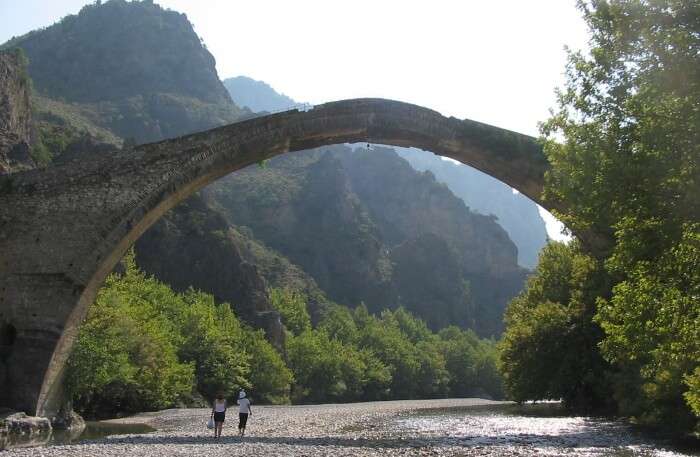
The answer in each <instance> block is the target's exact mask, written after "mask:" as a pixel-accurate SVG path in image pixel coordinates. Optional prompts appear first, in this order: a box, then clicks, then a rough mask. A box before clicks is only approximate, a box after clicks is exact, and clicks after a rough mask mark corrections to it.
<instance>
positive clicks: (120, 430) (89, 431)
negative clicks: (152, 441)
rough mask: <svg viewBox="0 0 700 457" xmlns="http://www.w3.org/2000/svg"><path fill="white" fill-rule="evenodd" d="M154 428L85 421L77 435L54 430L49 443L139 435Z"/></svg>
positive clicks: (69, 442) (67, 442) (140, 425)
mask: <svg viewBox="0 0 700 457" xmlns="http://www.w3.org/2000/svg"><path fill="white" fill-rule="evenodd" d="M155 431H156V429H154V428H153V427H150V426H148V425H146V424H120V423H114V422H89V421H88V422H86V424H85V430H83V432H82V433H80V434H79V435H77V436H72V435H71V434H70V433H69V432H64V431H54V432H53V434H52V435H51V440H50V441H49V444H53V445H58V444H72V443H79V442H82V441H89V440H97V439H100V438H105V437H107V436H111V435H140V434H143V433H151V432H155Z"/></svg>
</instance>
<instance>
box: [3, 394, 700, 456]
mask: <svg viewBox="0 0 700 457" xmlns="http://www.w3.org/2000/svg"><path fill="white" fill-rule="evenodd" d="M209 413H210V410H208V409H172V410H165V411H159V412H154V413H143V414H138V415H136V416H131V417H127V418H122V419H115V420H111V421H106V422H103V423H101V424H104V425H109V424H112V425H119V426H120V427H124V426H140V427H143V426H149V427H153V428H155V429H156V431H155V432H153V433H147V434H133V435H119V436H111V437H106V438H100V439H96V440H93V441H85V442H80V443H77V444H66V445H57V446H49V447H43V448H32V449H28V448H25V449H14V450H9V451H6V452H5V453H3V455H8V456H27V457H28V456H44V457H63V456H77V457H83V456H99V457H112V456H123V455H124V456H125V455H128V456H143V457H169V456H207V457H218V456H247V457H257V456H267V455H272V456H302V455H303V456H307V457H316V456H332V457H340V456H359V457H368V456H382V457H390V456H426V455H431V456H483V455H490V456H519V457H535V456H537V457H540V456H543V455H544V456H554V455H566V456H568V457H598V456H601V457H602V456H625V457H642V456H643V457H653V456H658V457H660V456H663V457H671V456H687V455H697V454H695V453H694V452H695V451H692V450H691V451H690V452H688V451H687V450H678V448H677V447H675V446H673V445H672V444H671V443H668V442H663V441H658V440H653V439H649V437H646V436H644V435H642V434H639V433H637V431H635V430H634V428H632V427H630V426H629V425H628V424H625V423H624V422H620V421H612V420H608V419H603V418H589V417H571V416H568V415H567V414H565V413H564V412H563V411H562V410H561V409H560V408H559V407H558V405H556V404H550V405H536V406H533V405H529V406H526V407H522V408H521V407H516V406H515V405H513V404H510V403H508V402H494V401H489V400H482V399H445V400H411V401H388V402H372V403H352V404H340V405H309V406H253V413H254V414H253V416H252V417H251V419H250V420H249V423H248V430H247V434H246V437H245V438H243V439H241V438H238V437H237V436H236V435H237V434H236V431H237V430H236V426H237V422H238V420H237V419H238V417H237V416H238V414H237V412H236V411H235V410H234V411H233V412H232V414H229V420H228V421H227V422H226V424H225V426H224V436H223V437H222V438H221V439H218V440H217V439H214V438H213V436H212V435H213V432H212V431H210V430H207V429H206V421H207V419H208V418H209ZM136 429H138V427H137V428H136Z"/></svg>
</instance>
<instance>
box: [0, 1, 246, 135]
mask: <svg viewBox="0 0 700 457" xmlns="http://www.w3.org/2000/svg"><path fill="white" fill-rule="evenodd" d="M16 47H18V48H21V49H22V50H23V51H24V53H25V54H26V56H27V58H28V59H29V74H30V76H31V78H32V81H33V83H34V87H35V90H36V92H37V95H39V96H40V97H37V99H36V100H37V102H38V103H39V105H40V106H42V102H43V101H44V100H45V98H44V97H47V98H49V99H50V100H51V101H52V102H53V105H54V108H55V110H54V111H56V112H57V113H58V114H57V116H58V117H64V118H70V117H71V114H73V113H76V114H77V115H78V116H80V117H82V118H83V119H85V120H87V121H88V123H91V124H94V125H95V126H97V127H99V128H104V129H107V130H109V131H110V132H112V133H114V134H115V135H117V136H118V137H120V138H122V139H127V138H132V139H134V140H135V141H136V142H137V143H142V142H150V141H157V140H160V139H163V138H168V137H173V136H179V135H183V134H186V133H190V132H194V131H198V130H203V129H207V128H211V127H212V126H216V125H221V124H225V123H229V122H232V121H234V120H236V119H239V118H241V117H242V116H245V115H246V113H248V112H247V111H245V110H241V109H240V108H238V107H237V106H236V105H235V104H234V103H233V102H232V101H231V98H230V96H229V94H228V91H227V90H226V89H225V88H224V86H223V85H222V84H221V82H220V80H219V77H218V75H217V73H216V69H215V61H214V57H213V56H212V55H211V54H210V53H209V51H207V49H206V48H205V47H204V46H203V45H202V42H201V40H200V38H199V37H198V36H197V34H196V33H195V32H194V29H193V28H192V25H191V24H190V23H189V21H188V20H187V17H186V16H185V15H184V14H180V13H177V12H175V11H170V10H164V9H163V8H161V7H160V6H158V5H156V4H154V3H153V2H152V1H150V0H146V1H141V2H139V1H134V2H127V1H125V0H110V1H108V2H105V3H100V2H96V3H94V4H91V5H88V6H85V7H83V8H82V9H81V10H80V13H78V14H77V15H70V16H66V17H65V18H63V19H62V20H61V21H60V22H58V23H56V24H54V25H52V26H50V27H46V28H44V29H40V30H37V31H34V32H30V33H28V34H26V35H24V36H21V37H18V38H14V39H12V40H10V41H9V42H7V43H5V44H4V45H3V46H2V48H16ZM248 114H249V113H248Z"/></svg>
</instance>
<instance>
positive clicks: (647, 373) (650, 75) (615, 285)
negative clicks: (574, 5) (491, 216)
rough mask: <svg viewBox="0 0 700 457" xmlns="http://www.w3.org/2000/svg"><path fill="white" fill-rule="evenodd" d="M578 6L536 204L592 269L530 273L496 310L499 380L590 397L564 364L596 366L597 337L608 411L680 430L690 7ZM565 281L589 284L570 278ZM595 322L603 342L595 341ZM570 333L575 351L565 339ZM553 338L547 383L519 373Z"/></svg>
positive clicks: (693, 421) (695, 209) (694, 45)
mask: <svg viewBox="0 0 700 457" xmlns="http://www.w3.org/2000/svg"><path fill="white" fill-rule="evenodd" d="M579 7H580V9H581V10H582V12H583V14H584V17H585V19H586V21H587V22H588V25H589V27H590V31H591V40H590V45H591V50H590V53H589V55H583V54H582V53H570V55H569V62H568V65H567V80H568V82H567V85H566V87H565V88H564V89H563V90H562V91H560V92H559V93H558V98H559V103H558V104H559V108H558V110H557V111H556V112H555V113H554V115H553V116H552V118H551V119H549V121H547V122H546V123H545V124H543V126H542V133H543V134H544V135H545V146H544V150H545V153H546V154H547V156H548V158H549V160H550V163H551V165H552V168H551V171H550V172H549V173H548V176H547V177H546V186H545V198H546V199H547V200H549V202H550V204H552V205H553V206H555V207H558V208H561V209H562V210H561V211H559V212H557V216H558V217H559V218H560V219H561V220H562V221H563V222H564V223H565V224H566V225H567V226H568V227H569V228H571V229H572V230H573V232H574V233H577V234H578V235H579V236H580V238H581V240H582V246H583V248H584V249H585V250H588V251H589V252H590V253H592V254H593V255H594V256H595V257H596V258H597V259H599V260H600V263H601V264H602V265H604V269H602V268H599V267H598V266H597V263H596V266H595V271H594V270H590V274H592V276H590V274H588V273H587V274H584V275H581V274H578V273H577V271H580V272H584V271H585V270H586V269H585V268H584V269H581V268H579V267H576V263H577V261H576V259H577V258H580V260H579V262H581V265H585V264H586V263H588V262H589V261H588V260H585V259H583V258H581V255H580V254H579V253H576V252H572V253H571V262H570V264H571V265H572V268H571V269H570V272H567V271H566V270H567V269H568V268H569V267H568V266H567V267H566V268H564V266H563V265H565V264H562V265H559V266H557V265H555V264H553V263H551V262H550V263H549V264H545V265H541V266H540V267H538V272H537V273H536V278H535V279H534V280H533V281H531V283H530V286H529V288H528V291H527V292H526V293H525V294H524V295H522V296H521V297H519V298H517V299H516V300H514V301H513V303H512V304H511V307H510V309H509V312H508V316H507V320H508V325H509V329H508V331H507V333H506V337H505V339H504V346H503V355H502V364H503V369H504V374H505V379H506V386H507V388H508V390H509V392H511V394H512V395H514V396H515V397H516V398H519V399H524V398H539V397H545V398H546V397H547V396H551V395H554V396H556V395H558V394H560V393H561V394H562V396H564V398H566V396H565V392H561V389H559V387H563V386H562V382H561V381H564V380H568V382H578V383H579V385H580V386H588V387H586V388H585V389H584V392H587V393H588V394H590V390H587V389H591V388H592V389H593V390H594V391H595V388H596V386H597V385H599V384H600V382H595V377H598V376H600V375H601V373H600V372H599V371H597V370H592V371H591V372H582V371H580V370H578V372H577V370H571V363H572V361H576V359H581V360H583V361H584V362H582V363H579V362H576V363H574V366H576V364H578V365H579V366H580V367H583V366H586V364H587V363H591V362H595V359H597V358H598V357H599V351H598V345H597V344H596V343H597V342H598V341H599V340H600V341H599V346H600V353H602V355H603V356H604V357H605V358H606V359H607V361H609V362H610V363H611V364H612V365H613V369H612V370H604V371H605V373H607V377H606V376H603V377H601V379H606V378H607V380H609V381H610V383H609V386H608V388H607V391H608V394H609V395H611V396H613V395H614V398H615V400H616V402H617V407H618V409H619V411H620V412H621V413H623V414H626V415H629V416H633V417H634V418H635V419H636V420H638V421H639V422H643V423H646V424H653V425H665V426H668V427H670V428H673V429H675V430H676V431H679V430H688V429H690V428H692V427H693V426H697V424H698V423H699V421H698V418H699V417H700V414H699V411H698V400H697V399H698V380H697V376H698V366H699V365H700V352H699V351H698V341H699V340H700V338H699V336H700V335H699V334H698V328H700V325H699V322H698V314H699V313H700V311H699V308H700V303H699V302H698V294H699V292H698V291H699V290H700V277H699V276H698V271H700V263H699V261H698V237H699V236H700V235H699V233H700V231H699V228H698V227H699V224H700V199H699V198H698V195H700V141H698V138H700V110H698V109H697V107H698V100H700V61H699V60H698V55H700V23H698V21H697V15H698V11H697V6H696V4H694V3H693V2H683V1H677V0H658V1H657V0H637V1H629V2H627V1H625V2H623V1H580V2H579ZM561 139H563V141H560V140H561ZM545 260H546V259H545ZM577 276H579V277H583V278H586V277H591V278H593V277H598V279H596V280H595V281H593V283H591V284H586V283H587V281H584V282H583V283H581V282H580V281H576V282H577V283H578V285H577V284H575V283H572V282H570V279H574V278H576V277H577ZM538 281H539V282H540V284H538V283H537V282H538ZM567 281H568V282H569V285H568V288H567V287H566V283H567ZM595 283H597V285H596V284H595ZM591 285H592V286H593V287H591ZM538 290H539V292H537V291H538ZM531 292H532V293H531ZM535 292H537V293H535ZM567 295H569V298H568V299H566V296H567ZM535 316H536V317H535ZM594 316H595V323H594V324H590V321H591V320H592V318H593V317H594ZM597 325H599V326H600V327H601V328H602V329H603V330H604V332H605V333H604V335H601V336H597V330H596V327H597ZM572 329H573V330H574V331H575V334H577V335H578V336H577V337H576V338H574V339H573V340H571V339H570V338H571V337H572V335H571V333H570V330H572ZM577 338H581V339H582V340H581V341H582V342H583V343H584V345H583V346H581V345H580V344H579V345H574V344H570V345H569V344H566V342H567V341H577ZM551 344H558V345H559V349H558V350H557V351H556V354H559V356H558V357H559V360H557V361H556V365H558V366H559V367H560V368H559V369H558V370H555V369H554V368H555V366H550V369H551V370H552V371H551V376H548V377H547V379H544V376H539V377H530V375H533V376H534V375H543V370H545V369H546V367H547V366H549V363H545V362H543V361H542V360H541V358H542V357H549V354H550V352H549V351H548V350H549V349H550V345H551ZM582 348H583V349H582ZM532 351H537V356H536V357H535V355H534V353H533V352H532ZM556 354H555V355H556ZM567 364H568V366H569V368H567V369H566V370H565V371H564V372H563V373H562V371H561V370H562V368H566V367H567ZM592 366H599V364H598V363H597V362H595V363H592ZM576 373H578V374H576ZM572 374H576V376H573V377H572V376H571V375H572ZM591 374H593V375H594V376H593V377H591ZM591 379H594V380H593V381H591ZM545 381H547V382H545ZM540 382H545V384H544V385H543V386H541V385H539V383H540ZM601 392H604V390H602V391H601ZM593 397H595V395H593Z"/></svg>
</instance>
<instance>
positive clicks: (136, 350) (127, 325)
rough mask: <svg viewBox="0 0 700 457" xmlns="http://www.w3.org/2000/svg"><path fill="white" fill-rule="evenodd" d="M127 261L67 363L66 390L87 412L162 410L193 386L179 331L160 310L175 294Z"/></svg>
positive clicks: (96, 306)
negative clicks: (180, 353)
mask: <svg viewBox="0 0 700 457" xmlns="http://www.w3.org/2000/svg"><path fill="white" fill-rule="evenodd" d="M127 260H128V261H127V264H126V265H127V268H126V273H125V274H124V276H122V277H119V276H116V275H110V276H109V277H108V278H107V281H106V283H105V286H104V287H103V288H102V289H101V290H100V292H99V294H98V296H97V299H96V300H95V303H94V305H93V306H92V307H91V308H90V311H89V314H88V318H87V321H86V322H85V323H84V324H83V326H82V327H81V329H80V333H79V336H78V340H77V342H76V344H75V348H74V351H73V354H72V355H71V357H70V360H69V362H68V374H67V378H66V384H67V387H68V390H69V392H71V393H72V394H73V398H74V400H75V407H76V408H77V409H78V410H79V411H81V412H82V413H84V414H87V415H89V416H97V417H103V416H109V415H114V414H115V413H117V412H136V411H141V410H143V409H158V408H164V407H167V406H170V405H172V404H174V403H175V402H176V401H177V400H179V399H180V398H183V397H184V396H186V395H187V394H189V393H190V391H191V388H192V380H193V375H194V373H193V367H192V365H190V364H188V363H183V362H181V361H179V360H178V357H177V349H178V348H177V346H178V344H177V343H178V342H177V339H176V338H173V335H174V334H179V332H177V331H176V328H175V326H174V325H173V324H172V322H171V321H170V320H169V319H168V318H167V316H165V315H162V314H161V313H160V312H159V309H158V306H167V305H168V304H173V303H174V302H176V301H177V300H178V297H177V296H176V295H175V294H173V293H172V291H170V289H169V288H168V287H167V286H166V285H164V284H161V283H158V282H157V281H154V280H151V279H148V278H146V277H145V276H144V275H143V274H142V273H140V272H139V271H138V270H136V269H135V267H134V265H133V262H132V261H130V260H129V259H127ZM155 297H158V301H156V300H154V298H155Z"/></svg>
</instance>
